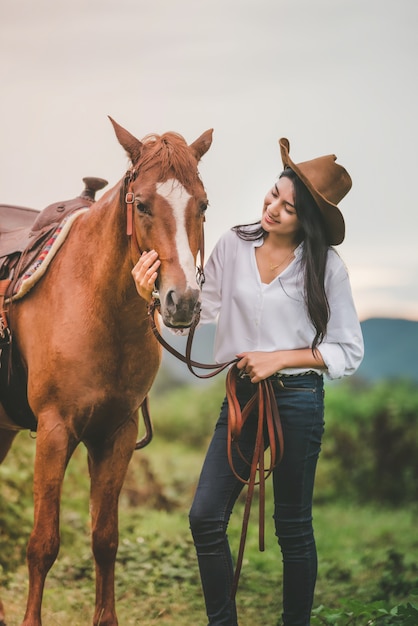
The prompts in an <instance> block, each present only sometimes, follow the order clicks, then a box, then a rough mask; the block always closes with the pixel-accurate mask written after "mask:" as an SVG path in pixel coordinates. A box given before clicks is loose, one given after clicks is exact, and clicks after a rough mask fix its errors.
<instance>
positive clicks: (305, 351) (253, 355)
mask: <svg viewBox="0 0 418 626" xmlns="http://www.w3.org/2000/svg"><path fill="white" fill-rule="evenodd" d="M237 357H238V358H239V361H238V362H237V367H238V369H240V370H242V371H243V372H245V373H246V374H248V376H249V377H250V380H251V382H252V383H259V382H260V380H264V379H265V378H268V377H269V376H272V375H273V374H275V373H276V372H280V370H283V369H286V368H289V367H290V368H301V369H321V370H325V369H326V365H325V362H324V360H323V358H322V355H321V352H320V351H319V350H315V352H312V350H311V348H299V349H297V350H276V351H275V352H241V354H237Z"/></svg>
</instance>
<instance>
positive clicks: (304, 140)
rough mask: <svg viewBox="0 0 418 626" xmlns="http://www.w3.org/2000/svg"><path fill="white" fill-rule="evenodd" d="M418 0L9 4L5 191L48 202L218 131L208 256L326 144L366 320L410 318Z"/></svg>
mask: <svg viewBox="0 0 418 626" xmlns="http://www.w3.org/2000/svg"><path fill="white" fill-rule="evenodd" d="M417 32H418V2H417V0H397V1H396V2H393V0H390V1H389V0H153V2H150V1H149V0H147V1H145V0H67V1H63V0H36V2H34V1H33V0H13V1H11V0H0V81H1V99H0V112H1V116H0V203H10V204H20V205H25V206H30V207H33V208H38V209H41V208H43V207H44V206H46V205H48V204H50V203H52V202H55V201H58V200H64V199H67V198H71V197H73V196H75V195H77V194H78V193H79V192H80V191H81V189H82V186H83V185H82V182H81V179H82V178H83V177H84V176H100V177H102V178H106V179H107V180H108V181H109V183H110V184H111V185H114V184H115V183H116V182H117V181H118V180H119V179H120V178H121V177H122V175H123V174H124V172H125V170H126V169H127V165H128V163H127V160H126V156H125V154H124V151H123V149H122V148H121V147H120V145H119V144H118V142H117V140H116V137H115V135H114V133H113V129H112V127H111V124H110V122H109V120H108V118H107V116H108V115H111V116H112V117H113V118H114V119H116V121H118V122H119V123H120V124H121V125H122V126H124V127H125V128H127V129H128V130H129V131H130V132H131V133H132V134H134V135H136V136H137V137H138V138H142V137H143V136H145V135H146V134H148V133H151V132H157V133H162V132H164V131H167V130H174V131H176V132H179V133H181V134H182V135H183V136H184V137H185V138H186V140H187V141H188V142H189V143H191V142H192V141H194V140H195V139H196V138H197V137H198V136H199V135H200V134H201V133H202V132H203V131H204V130H206V129H208V128H214V140H213V144H212V147H211V149H210V150H209V152H208V153H207V154H206V155H205V157H204V158H203V161H202V163H201V167H200V172H201V176H202V179H203V182H204V184H205V187H206V189H207V192H208V195H209V200H210V207H209V210H208V213H207V223H206V252H207V254H209V252H210V250H211V249H212V247H213V245H214V243H215V241H216V240H217V238H218V237H219V236H220V234H221V233H222V232H224V231H225V230H226V229H227V228H229V227H230V226H233V225H234V224H237V223H245V222H249V221H254V220H256V219H258V217H259V216H260V214H261V209H262V202H263V198H264V195H265V193H266V191H267V190H268V189H269V187H270V186H271V185H272V183H273V182H274V181H275V179H276V177H277V175H278V174H279V173H280V171H281V169H282V164H281V160H280V152H279V147H278V139H279V138H280V137H283V136H285V137H288V138H289V140H290V155H291V157H292V159H293V160H294V161H295V162H296V163H297V162H300V161H304V160H308V159H311V158H314V157H316V156H321V155H323V154H330V153H334V154H336V155H337V157H338V162H339V163H341V164H342V165H344V166H345V167H346V168H347V170H348V171H349V172H350V174H351V176H352V179H353V189H352V190H351V192H350V193H349V195H348V196H347V197H346V198H345V199H344V200H343V202H342V203H341V205H340V208H341V210H342V212H343V214H344V216H345V219H346V241H345V242H344V243H343V244H342V245H341V246H338V248H337V249H338V251H339V252H340V254H341V256H342V257H343V259H344V260H345V262H346V263H347V266H348V269H349V272H350V276H351V283H352V287H353V293H354V298H355V302H356V305H357V310H358V312H359V315H360V318H361V319H366V318H368V317H372V316H373V317H374V316H390V317H405V318H409V319H416V320H418V280H417V276H418V250H417V243H416V240H417V236H418V209H417V203H418V201H417V199H416V192H415V185H414V181H416V180H417V173H418V172H417V170H418V167H417V166H418V159H417V156H416V146H417V145H418V121H417V111H418V93H417V90H418V86H417V85H418V81H417V61H418V37H417Z"/></svg>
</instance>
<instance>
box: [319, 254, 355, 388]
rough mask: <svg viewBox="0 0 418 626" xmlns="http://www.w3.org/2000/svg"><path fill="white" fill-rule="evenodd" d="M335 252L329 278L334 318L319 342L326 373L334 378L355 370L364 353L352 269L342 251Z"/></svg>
mask: <svg viewBox="0 0 418 626" xmlns="http://www.w3.org/2000/svg"><path fill="white" fill-rule="evenodd" d="M334 254H335V257H334V258H333V256H334V255H330V257H331V258H329V261H330V262H329V263H328V267H329V270H328V271H327V276H326V280H325V288H326V293H327V297H328V303H329V308H330V319H329V322H328V326H327V333H326V336H325V339H324V341H323V342H322V343H321V344H320V345H319V346H318V349H319V351H320V353H321V355H322V358H323V359H324V362H325V365H326V367H327V372H326V374H327V376H328V378H331V379H335V378H342V377H343V376H350V375H351V374H354V372H355V371H356V370H357V369H358V367H359V366H360V364H361V362H362V360H363V356H364V342H363V334H362V331H361V326H360V322H359V319H358V315H357V312H356V308H355V305H354V301H353V296H352V292H351V285H350V280H349V277H348V273H347V270H346V268H345V266H344V264H343V263H342V262H341V260H340V259H339V257H338V255H336V253H334ZM331 259H333V260H331ZM337 259H338V261H337Z"/></svg>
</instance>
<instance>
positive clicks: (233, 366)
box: [123, 170, 284, 598]
mask: <svg viewBox="0 0 418 626" xmlns="http://www.w3.org/2000/svg"><path fill="white" fill-rule="evenodd" d="M136 177H137V172H136V170H130V171H128V172H127V174H126V176H125V180H124V186H123V196H124V201H125V204H126V233H127V235H128V237H129V238H130V242H131V244H130V248H131V257H132V262H133V264H134V265H135V263H136V262H137V260H138V259H139V257H140V256H141V250H140V247H139V244H138V240H137V236H136V231H135V227H134V215H133V207H134V202H135V194H134V193H133V191H131V190H130V186H131V184H132V183H133V182H134V181H135V179H136ZM203 222H204V219H203ZM203 222H202V234H201V242H200V249H199V255H200V266H198V267H197V282H198V284H199V285H200V287H201V286H202V285H203V283H204V280H205V275H204V271H203V266H204V228H203ZM159 309H160V301H159V298H158V293H157V292H154V293H153V298H152V300H151V303H150V304H149V306H148V314H149V319H150V325H151V329H152V332H153V333H154V336H155V337H156V339H157V340H158V342H159V343H160V344H161V345H162V346H163V347H164V348H165V349H166V350H167V351H168V352H169V353H170V354H172V355H173V356H175V357H176V358H177V359H179V360H180V361H182V362H183V363H185V364H186V366H187V368H188V369H189V371H190V372H191V373H192V374H193V375H194V376H196V377H198V378H212V377H214V376H216V375H217V374H220V373H221V372H222V371H224V370H225V369H227V368H229V370H228V373H227V376H226V396H227V401H228V438H227V455H228V462H229V465H230V468H231V471H232V472H233V474H234V476H235V477H236V478H237V479H238V480H239V481H240V482H242V483H244V484H246V485H248V491H247V497H246V502H245V508H244V516H243V523H242V529H241V539H240V546H239V551H238V557H237V562H236V566H235V574H234V580H233V584H232V592H231V597H232V598H234V597H235V594H236V591H237V588H238V582H239V577H240V573H241V568H242V561H243V555H244V549H245V541H246V537H247V530H248V522H249V517H250V512H251V504H252V499H253V495H254V489H255V486H256V485H259V491H260V494H259V549H260V551H264V526H265V481H266V479H267V478H268V477H269V476H270V474H271V473H272V471H273V470H274V468H275V467H276V466H277V465H278V464H279V463H280V461H281V459H282V456H283V449H284V444H283V432H282V427H281V422H280V416H279V411H278V408H277V402H276V399H275V394H274V389H273V385H272V381H271V380H270V379H264V380H262V381H260V382H259V383H257V384H256V385H254V394H253V395H252V397H251V398H250V400H249V401H248V402H247V404H246V405H245V406H244V408H243V409H241V406H240V404H239V402H238V399H237V393H236V390H237V384H238V383H239V380H240V379H241V378H242V372H240V371H239V369H238V368H237V362H238V361H239V359H238V358H236V359H232V360H231V361H227V362H224V363H216V364H208V363H199V362H197V361H195V360H193V359H192V356H191V354H192V344H193V339H194V334H195V330H196V327H197V326H198V324H199V320H200V306H199V307H197V309H196V313H195V315H194V318H193V322H192V325H191V327H190V329H189V334H188V337H187V343H186V350H185V354H182V353H181V352H179V351H178V350H176V349H175V348H173V346H171V345H170V344H169V343H168V342H167V341H166V340H165V339H164V337H163V336H162V335H161V333H160V332H159V330H158V327H157V324H156V321H155V315H156V313H157V312H159ZM196 369H199V370H210V371H209V372H208V373H205V374H203V373H199V372H197V371H196ZM256 409H257V435H256V441H255V446H254V451H253V455H252V458H251V460H248V459H246V458H245V456H244V455H243V453H242V452H241V450H240V447H239V438H240V434H241V431H242V428H243V426H244V424H245V422H246V420H247V418H248V417H249V415H250V414H251V413H252V412H253V411H254V410H256ZM141 411H142V415H143V419H144V423H145V428H146V432H145V435H144V437H143V438H142V439H141V440H140V441H138V442H137V444H136V446H135V449H136V450H138V449H140V448H143V447H145V446H146V445H148V443H150V441H151V440H152V436H153V431H152V423H151V417H150V412H149V398H148V396H147V397H146V398H145V399H144V401H143V403H142V405H141ZM266 435H267V437H266ZM267 448H268V449H269V450H270V462H269V464H268V467H267V468H266V467H265V463H264V453H265V449H267ZM234 450H235V451H236V452H237V454H238V455H239V456H240V457H241V459H242V460H243V461H244V462H245V464H246V465H247V466H248V467H249V477H248V479H247V478H244V477H242V476H241V475H240V474H239V473H238V471H237V470H236V468H235V464H234V460H233V451H234ZM257 473H258V481H257Z"/></svg>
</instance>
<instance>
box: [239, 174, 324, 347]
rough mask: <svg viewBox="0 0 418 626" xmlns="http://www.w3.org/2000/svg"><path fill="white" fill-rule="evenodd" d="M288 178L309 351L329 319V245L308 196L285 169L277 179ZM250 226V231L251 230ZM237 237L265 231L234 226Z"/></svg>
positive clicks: (255, 235)
mask: <svg viewBox="0 0 418 626" xmlns="http://www.w3.org/2000/svg"><path fill="white" fill-rule="evenodd" d="M284 176H285V177H286V178H289V179H290V180H291V181H292V183H293V186H294V190H295V209H296V213H297V216H298V219H299V222H300V226H301V229H300V234H299V243H300V242H301V241H303V253H302V259H301V263H302V270H303V273H304V277H305V284H304V288H305V302H306V307H307V310H308V315H309V319H310V320H311V322H312V324H313V326H314V328H315V337H314V340H313V342H312V346H311V347H312V351H313V352H315V349H316V347H317V346H318V344H320V343H321V341H322V340H323V339H324V337H325V333H326V330H327V324H328V320H329V304H328V299H327V296H326V293H325V285H324V281H325V266H326V262H327V253H328V249H329V245H328V243H327V238H326V231H325V224H324V219H323V217H322V213H321V211H320V209H319V207H318V205H317V204H316V202H315V200H314V199H313V197H312V195H311V194H310V192H309V191H308V189H307V188H306V187H305V185H304V184H303V183H302V181H301V180H300V178H299V177H298V176H297V175H296V174H295V172H294V171H293V170H292V169H290V168H288V167H287V168H286V169H285V170H284V171H283V172H282V173H281V174H280V176H279V178H282V177H284ZM251 227H253V228H251ZM233 230H234V231H235V232H236V233H237V235H238V237H240V238H241V239H245V240H247V241H255V240H257V239H265V238H266V236H267V234H268V233H267V232H266V231H265V230H264V228H262V226H261V223H260V222H259V221H258V222H255V223H253V224H248V225H240V226H234V228H233Z"/></svg>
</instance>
